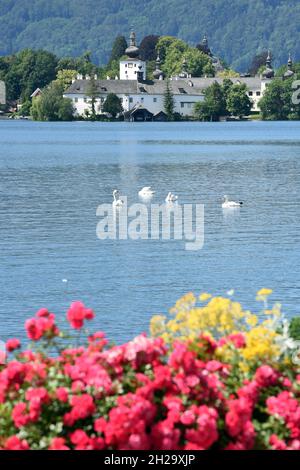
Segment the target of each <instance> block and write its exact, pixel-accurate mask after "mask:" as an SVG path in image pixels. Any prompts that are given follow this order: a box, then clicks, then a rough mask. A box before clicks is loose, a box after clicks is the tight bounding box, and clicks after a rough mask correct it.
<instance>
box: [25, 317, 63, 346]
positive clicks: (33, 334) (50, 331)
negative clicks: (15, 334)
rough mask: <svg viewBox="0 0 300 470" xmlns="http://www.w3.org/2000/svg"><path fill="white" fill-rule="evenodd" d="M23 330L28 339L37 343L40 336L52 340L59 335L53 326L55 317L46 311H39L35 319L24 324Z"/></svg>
mask: <svg viewBox="0 0 300 470" xmlns="http://www.w3.org/2000/svg"><path fill="white" fill-rule="evenodd" d="M25 329H26V332H27V336H28V338H29V339H31V340H33V341H38V340H39V339H41V338H42V336H44V335H45V336H47V337H49V338H52V337H54V336H57V335H58V334H59V330H58V328H57V326H56V324H55V315H54V314H53V313H49V312H48V310H46V309H42V310H39V311H38V312H37V314H36V316H35V318H30V319H29V320H26V322H25Z"/></svg>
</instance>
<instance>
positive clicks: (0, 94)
mask: <svg viewBox="0 0 300 470" xmlns="http://www.w3.org/2000/svg"><path fill="white" fill-rule="evenodd" d="M0 104H2V105H5V104H6V88H5V83H4V82H3V81H1V80H0Z"/></svg>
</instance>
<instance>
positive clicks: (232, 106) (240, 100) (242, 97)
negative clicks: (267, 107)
mask: <svg viewBox="0 0 300 470" xmlns="http://www.w3.org/2000/svg"><path fill="white" fill-rule="evenodd" d="M251 107H252V103H251V100H250V99H249V96H248V95H247V87H246V85H245V84H242V85H239V84H236V85H232V87H231V88H230V91H229V93H228V96H227V98H226V108H227V111H228V112H229V113H230V114H231V115H232V116H237V117H239V118H242V117H243V116H248V115H249V114H250V111H251Z"/></svg>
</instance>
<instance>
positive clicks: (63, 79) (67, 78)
mask: <svg viewBox="0 0 300 470" xmlns="http://www.w3.org/2000/svg"><path fill="white" fill-rule="evenodd" d="M77 74H78V72H77V70H68V69H63V70H59V71H58V72H57V75H56V80H57V82H58V83H59V84H61V86H62V88H63V90H64V91H66V90H67V89H68V88H69V86H70V85H71V84H72V80H74V79H75V78H76V76H77Z"/></svg>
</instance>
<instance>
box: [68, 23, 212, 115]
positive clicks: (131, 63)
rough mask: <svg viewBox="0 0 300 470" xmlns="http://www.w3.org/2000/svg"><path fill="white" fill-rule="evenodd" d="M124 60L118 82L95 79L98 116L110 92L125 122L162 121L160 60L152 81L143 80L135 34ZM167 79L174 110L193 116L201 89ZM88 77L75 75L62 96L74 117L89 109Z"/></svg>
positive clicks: (162, 82) (162, 104) (143, 62)
mask: <svg viewBox="0 0 300 470" xmlns="http://www.w3.org/2000/svg"><path fill="white" fill-rule="evenodd" d="M126 55H127V57H126V59H124V60H121V61H120V79H118V78H116V79H115V80H110V79H108V80H96V81H95V83H96V86H97V94H98V98H97V100H96V112H97V113H99V114H101V113H102V108H103V104H104V101H105V99H106V97H107V95H108V94H109V93H114V94H115V95H117V96H118V97H119V98H120V100H121V102H122V106H123V110H124V118H125V119H128V120H131V121H133V120H139V121H140V120H147V121H148V120H152V118H153V120H163V119H165V114H164V95H165V91H166V81H165V80H164V74H163V72H162V71H161V70H160V58H159V57H157V60H156V69H155V71H154V73H153V80H146V62H145V61H143V60H141V59H140V58H139V48H138V47H137V45H136V40H135V33H134V32H132V33H131V34H130V45H129V47H128V48H127V49H126ZM187 76H188V75H184V78H182V79H181V78H180V79H179V80H173V81H172V80H170V88H171V91H172V93H173V96H174V111H175V112H177V113H179V114H181V115H182V116H192V115H193V109H194V104H195V103H197V102H199V101H203V100H204V96H203V92H202V90H201V89H199V88H198V87H197V85H195V86H194V87H192V86H190V84H189V82H188V81H187V80H185V78H186V77H187ZM89 84H90V77H83V76H81V75H78V76H77V79H76V80H74V81H73V83H72V85H71V86H70V87H69V88H68V90H67V91H66V92H65V93H64V96H65V97H66V98H70V99H71V100H72V102H73V106H74V108H75V113H76V115H77V116H83V115H84V114H85V113H86V112H87V111H90V110H91V104H90V101H91V99H90V98H89V96H88V89H89Z"/></svg>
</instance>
